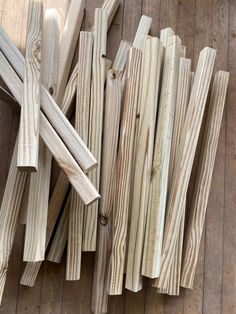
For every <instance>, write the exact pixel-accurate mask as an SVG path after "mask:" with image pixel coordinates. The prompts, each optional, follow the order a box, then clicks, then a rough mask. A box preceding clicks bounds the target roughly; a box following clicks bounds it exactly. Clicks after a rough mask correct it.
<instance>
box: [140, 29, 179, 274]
mask: <svg viewBox="0 0 236 314" xmlns="http://www.w3.org/2000/svg"><path fill="white" fill-rule="evenodd" d="M180 49H181V40H180V39H179V37H178V36H176V35H174V36H171V37H169V38H168V42H167V47H166V51H165V59H164V68H163V78H162V87H161V96H160V104H159V113H158V122H157V131H156V142H155V148H154V156H153V163H152V177H151V188H150V196H149V204H148V222H147V224H148V226H149V227H148V228H147V234H146V240H145V242H146V249H145V250H146V251H145V255H146V261H147V263H148V264H147V265H146V272H145V273H146V275H147V274H148V276H149V277H151V278H157V277H158V276H159V272H160V261H161V249H162V239H163V231H164V218H165V207H166V197H167V184H168V170H169V159H170V152H171V151H170V150H171V137H172V129H173V123H174V112H175V100H176V90H177V78H178V67H179V59H180Z"/></svg>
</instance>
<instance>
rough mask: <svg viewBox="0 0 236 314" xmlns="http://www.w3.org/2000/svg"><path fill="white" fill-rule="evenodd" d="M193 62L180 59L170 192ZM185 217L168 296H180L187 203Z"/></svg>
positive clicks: (172, 266)
mask: <svg viewBox="0 0 236 314" xmlns="http://www.w3.org/2000/svg"><path fill="white" fill-rule="evenodd" d="M191 80H192V72H191V60H190V59H187V58H180V64H179V77H178V92H177V99H176V111H175V121H174V129H173V139H172V146H171V161H170V168H169V191H170V188H171V182H172V181H173V176H174V172H175V171H176V170H175V167H176V166H175V165H177V166H178V162H177V148H178V146H179V142H180V134H181V131H182V128H183V125H184V120H185V116H186V111H187V105H188V102H189V95H190V89H191ZM183 204H184V205H183V206H184V209H183V217H182V220H181V225H180V232H179V239H178V240H177V243H176V246H175V252H174V259H173V262H172V264H171V271H170V281H169V287H168V294H170V295H179V287H180V275H181V264H182V248H183V237H184V228H185V207H186V201H185V202H184V203H183Z"/></svg>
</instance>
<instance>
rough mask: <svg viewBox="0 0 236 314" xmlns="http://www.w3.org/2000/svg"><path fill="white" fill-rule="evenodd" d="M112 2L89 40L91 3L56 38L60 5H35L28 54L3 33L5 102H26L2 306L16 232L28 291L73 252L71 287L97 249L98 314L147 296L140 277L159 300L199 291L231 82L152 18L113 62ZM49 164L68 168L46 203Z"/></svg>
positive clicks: (0, 281)
mask: <svg viewBox="0 0 236 314" xmlns="http://www.w3.org/2000/svg"><path fill="white" fill-rule="evenodd" d="M118 6H119V1H118V0H105V2H104V4H103V6H102V8H98V9H96V10H95V15H94V26H93V28H92V29H91V31H90V32H87V31H86V32H85V31H80V30H81V26H82V21H83V16H84V10H85V1H84V0H72V1H71V4H70V7H69V11H68V14H67V18H66V21H65V26H64V31H63V32H62V34H61V33H60V17H59V13H58V11H57V9H56V8H55V9H47V10H45V9H44V8H43V4H42V1H40V0H31V1H30V4H29V14H28V25H27V39H26V48H25V52H26V53H25V58H24V57H23V55H22V54H21V53H20V51H19V50H18V48H17V47H16V46H15V44H14V43H13V42H12V40H11V39H10V38H9V36H8V34H7V33H6V32H5V31H4V29H2V28H1V29H0V76H1V78H2V79H3V81H4V82H5V84H6V86H7V88H8V90H9V91H10V93H11V95H10V94H9V93H8V94H7V93H6V97H5V99H8V98H9V99H11V101H13V103H14V105H16V106H17V105H20V106H21V112H20V125H19V132H18V136H17V140H16V143H15V148H14V152H13V156H12V159H11V164H10V169H9V174H8V179H7V182H6V187H5V192H4V196H3V200H2V204H1V209H0V300H1V299H2V295H3V290H4V285H5V281H6V277H7V269H8V262H9V257H10V254H11V250H12V246H13V241H14V237H15V234H16V228H17V225H18V223H23V224H25V242H24V253H23V260H24V261H25V262H27V263H26V265H25V269H24V272H23V274H22V277H21V281H20V282H21V284H22V285H25V286H30V287H32V286H33V285H34V283H35V281H36V279H37V275H38V272H39V270H40V267H41V264H42V261H43V260H45V259H47V260H49V261H51V262H54V263H60V261H61V258H62V255H63V252H64V251H65V250H66V254H67V255H66V256H67V259H66V274H65V278H66V280H79V279H80V275H81V259H82V252H84V251H96V253H95V269H94V282H93V296H92V301H91V303H92V310H93V312H94V313H106V312H107V303H108V295H119V294H122V291H123V288H124V287H125V288H126V289H129V290H131V291H133V292H137V291H139V290H140V289H142V286H143V278H144V277H148V278H152V279H154V280H153V286H154V287H156V288H153V289H156V290H157V292H158V293H165V294H169V295H179V291H180V287H184V288H193V284H194V276H195V272H196V265H197V259H198V254H199V247H200V240H201V234H202V231H203V226H204V219H205V212H206V207H207V201H208V196H209V191H210V185H211V178H212V173H213V168H214V162H215V156H216V149H217V143H218V139H219V134H220V126H221V120H222V115H223V109H224V104H225V98H226V91H227V85H228V79H229V73H227V72H224V71H218V72H217V73H215V74H214V75H213V68H214V62H215V57H216V51H215V50H214V49H212V48H209V47H206V48H204V49H203V50H202V51H201V52H200V54H199V59H198V63H197V66H196V68H195V69H192V66H191V60H190V59H188V58H186V47H185V46H184V45H183V43H182V41H181V39H180V38H179V37H178V35H176V34H175V33H174V31H173V30H172V29H171V28H166V29H163V30H161V32H160V38H158V37H155V36H156V35H157V34H154V35H153V34H152V35H150V34H149V32H150V27H151V22H152V20H151V18H150V17H147V16H142V18H141V20H140V23H139V26H138V29H137V32H136V35H135V37H134V41H133V43H129V42H127V41H125V40H122V41H121V42H120V45H119V49H118V51H117V54H116V57H115V60H112V61H111V60H109V59H108V58H107V52H106V46H107V45H106V43H107V32H108V30H109V27H110V25H111V23H112V20H113V17H114V15H115V13H116V11H117V8H118ZM77 47H78V48H77ZM76 49H78V53H77V51H76ZM77 55H78V57H76V58H77V60H76V62H75V64H74V62H73V59H74V58H75V56H77ZM193 70H194V72H193ZM9 101H10V100H9ZM73 113H74V114H73ZM72 117H74V119H72V120H71V118H72ZM68 119H70V121H73V124H72V123H71V122H70V121H69V120H68ZM203 121H204V123H203ZM200 131H201V132H200ZM200 134H202V135H200ZM199 142H201V145H200V146H201V147H200V154H199V155H198V154H196V151H197V145H198V143H199ZM196 155H198V160H197V175H196V178H195V181H194V192H193V196H192V199H191V205H190V206H189V208H188V210H187V209H186V208H187V206H186V197H187V191H188V186H189V181H190V175H191V172H192V168H193V163H194V160H196V158H195V157H196ZM52 159H54V160H55V161H56V162H57V164H58V166H59V167H60V168H61V171H60V172H59V175H58V178H57V181H56V183H55V186H54V189H53V191H52V193H51V195H50V194H49V189H50V181H51V179H50V178H51V176H50V174H51V165H52Z"/></svg>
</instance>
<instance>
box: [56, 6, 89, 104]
mask: <svg viewBox="0 0 236 314" xmlns="http://www.w3.org/2000/svg"><path fill="white" fill-rule="evenodd" d="M84 9H85V0H72V1H71V3H70V7H69V11H68V14H67V17H66V21H65V26H64V31H63V34H62V38H61V43H60V55H59V64H58V86H57V95H56V99H57V101H58V103H59V105H61V102H62V100H63V97H64V91H65V87H66V84H67V79H68V76H69V73H70V67H71V63H72V59H73V56H74V52H75V47H76V43H77V40H78V37H79V32H80V28H81V25H82V20H83V16H84Z"/></svg>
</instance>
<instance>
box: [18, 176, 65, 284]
mask: <svg viewBox="0 0 236 314" xmlns="http://www.w3.org/2000/svg"><path fill="white" fill-rule="evenodd" d="M68 188H69V181H68V180H67V178H66V175H65V174H64V172H62V171H61V173H60V175H59V177H58V180H57V182H56V185H55V188H54V190H53V193H52V196H51V198H50V202H49V206H48V222H47V239H46V247H48V244H49V241H50V239H51V236H52V233H53V229H54V227H55V224H56V221H57V218H58V215H59V213H60V209H61V207H62V204H63V201H64V198H65V196H66V193H67V190H68ZM41 264H42V262H41V261H40V262H36V263H31V262H28V263H27V264H26V267H25V269H24V272H23V275H22V277H21V281H20V283H21V284H22V285H24V286H29V287H33V286H34V284H35V280H36V278H37V275H38V272H39V270H40V267H41Z"/></svg>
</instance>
